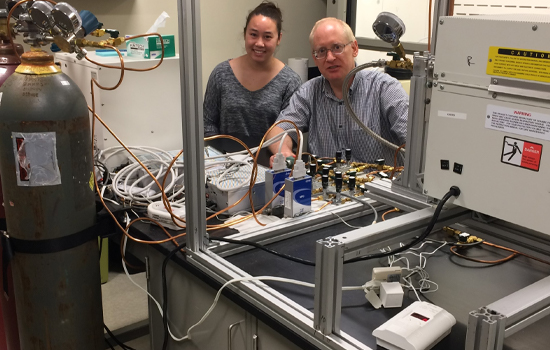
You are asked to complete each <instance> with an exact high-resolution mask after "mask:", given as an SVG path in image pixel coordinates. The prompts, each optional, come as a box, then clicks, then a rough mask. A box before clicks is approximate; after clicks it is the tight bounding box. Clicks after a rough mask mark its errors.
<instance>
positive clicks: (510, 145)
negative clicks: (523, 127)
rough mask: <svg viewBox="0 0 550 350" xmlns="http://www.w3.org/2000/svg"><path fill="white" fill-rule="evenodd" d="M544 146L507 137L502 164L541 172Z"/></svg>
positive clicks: (503, 145)
mask: <svg viewBox="0 0 550 350" xmlns="http://www.w3.org/2000/svg"><path fill="white" fill-rule="evenodd" d="M541 155H542V145H541V144H538V143H533V142H529V141H525V140H520V139H515V138H512V137H508V136H505V137H504V143H503V144H502V157H501V162H502V163H506V164H510V165H515V166H518V167H520V168H525V169H529V170H534V171H539V168H540V157H541Z"/></svg>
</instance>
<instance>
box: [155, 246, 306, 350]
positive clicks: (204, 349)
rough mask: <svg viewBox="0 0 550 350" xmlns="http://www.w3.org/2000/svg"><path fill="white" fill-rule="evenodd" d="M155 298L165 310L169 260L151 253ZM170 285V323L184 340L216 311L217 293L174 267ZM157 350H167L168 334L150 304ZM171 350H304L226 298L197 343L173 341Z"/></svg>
mask: <svg viewBox="0 0 550 350" xmlns="http://www.w3.org/2000/svg"><path fill="white" fill-rule="evenodd" d="M146 256H147V261H148V265H149V274H148V275H149V280H148V288H149V292H150V293H151V294H152V295H153V296H154V297H155V299H157V300H158V301H159V302H160V303H161V304H162V302H163V301H162V279H161V268H162V262H163V260H164V255H162V254H161V253H159V252H158V251H157V250H155V248H152V247H148V248H147V253H146ZM166 276H167V285H168V318H169V323H170V325H171V329H172V332H173V333H174V335H175V336H176V337H178V338H181V337H182V336H184V335H185V334H184V333H185V332H187V329H188V328H189V327H191V326H192V325H193V324H195V323H196V322H197V321H199V320H200V319H201V318H202V316H203V315H204V314H205V313H206V311H207V310H208V308H209V307H210V306H211V305H212V302H213V301H214V297H215V296H216V292H217V290H215V289H213V288H212V287H210V286H209V285H208V284H207V283H206V282H205V281H202V280H200V279H199V278H197V277H196V276H194V275H193V274H191V273H190V272H188V271H187V270H185V269H184V268H183V267H181V266H179V265H177V264H176V263H174V262H172V261H171V262H170V263H169V264H168V266H167V269H166ZM149 321H150V329H151V342H152V347H151V348H152V349H162V343H163V337H164V331H163V327H162V317H161V316H160V313H159V311H158V309H157V306H156V305H155V304H154V302H152V301H151V300H150V301H149ZM168 349H169V350H213V349H216V350H224V349H227V350H299V349H300V348H299V347H297V346H296V345H294V344H293V343H292V342H291V341H289V340H288V339H286V338H284V337H283V336H282V335H281V334H279V333H278V332H276V331H275V330H273V329H272V328H270V327H269V326H267V325H266V324H265V323H263V322H262V321H260V320H258V319H256V318H255V317H254V316H252V315H250V314H249V313H247V312H246V311H245V310H244V309H243V308H241V307H240V306H238V305H237V304H235V303H234V302H232V301H231V300H229V299H227V298H226V297H225V296H223V295H222V296H221V298H220V300H219V301H218V303H217V305H216V307H215V308H214V311H213V312H212V313H211V314H210V316H208V318H207V319H206V320H205V321H204V322H203V323H202V324H201V325H200V326H198V327H196V328H194V329H193V331H192V339H191V340H190V341H189V340H185V341H182V342H174V341H172V340H170V342H169V346H168Z"/></svg>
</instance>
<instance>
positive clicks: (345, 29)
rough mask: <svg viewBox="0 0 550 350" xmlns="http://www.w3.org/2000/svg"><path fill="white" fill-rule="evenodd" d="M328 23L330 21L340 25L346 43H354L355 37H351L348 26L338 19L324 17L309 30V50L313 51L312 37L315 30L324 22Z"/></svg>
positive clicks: (351, 32) (351, 33)
mask: <svg viewBox="0 0 550 350" xmlns="http://www.w3.org/2000/svg"><path fill="white" fill-rule="evenodd" d="M328 21H332V22H336V23H338V24H339V25H340V27H341V28H342V32H343V33H344V36H345V37H346V39H347V41H355V36H354V35H353V31H352V30H351V28H350V26H349V25H348V24H347V23H346V22H344V21H342V20H340V19H338V18H334V17H326V18H323V19H320V20H318V21H317V23H315V25H314V26H313V29H311V33H310V34H309V44H310V45H311V48H312V49H314V47H313V35H314V34H315V31H316V30H317V28H318V27H319V26H320V25H321V24H323V23H325V22H328Z"/></svg>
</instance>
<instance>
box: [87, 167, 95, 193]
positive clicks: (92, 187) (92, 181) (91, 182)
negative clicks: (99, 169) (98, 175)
mask: <svg viewBox="0 0 550 350" xmlns="http://www.w3.org/2000/svg"><path fill="white" fill-rule="evenodd" d="M88 184H89V185H90V190H92V191H93V190H94V173H93V172H90V181H89V182H88Z"/></svg>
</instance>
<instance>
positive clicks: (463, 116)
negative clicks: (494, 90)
mask: <svg viewBox="0 0 550 350" xmlns="http://www.w3.org/2000/svg"><path fill="white" fill-rule="evenodd" d="M437 115H438V116H439V117H444V118H453V119H467V118H468V115H467V114H466V113H458V112H449V111H437Z"/></svg>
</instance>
